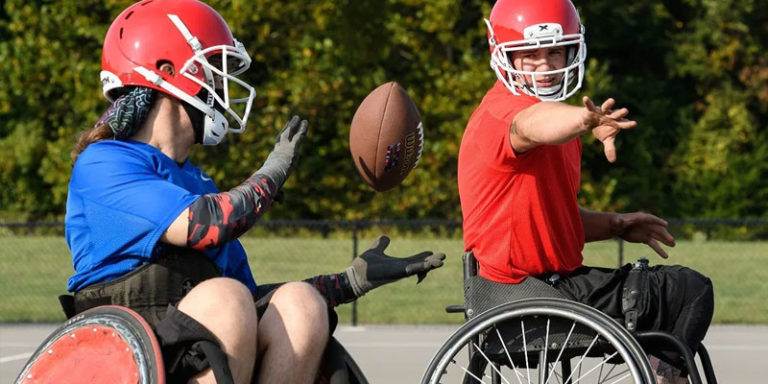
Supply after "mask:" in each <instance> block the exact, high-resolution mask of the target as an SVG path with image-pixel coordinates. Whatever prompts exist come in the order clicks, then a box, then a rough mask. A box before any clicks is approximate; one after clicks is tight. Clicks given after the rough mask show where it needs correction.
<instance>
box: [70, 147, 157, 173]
mask: <svg viewBox="0 0 768 384" xmlns="http://www.w3.org/2000/svg"><path fill="white" fill-rule="evenodd" d="M153 148H154V147H152V146H150V145H148V144H145V143H141V142H136V141H120V140H103V141H98V142H95V143H92V144H90V145H88V147H86V148H85V150H84V151H83V152H82V153H81V154H80V155H79V156H78V157H77V161H75V164H74V169H73V173H79V172H88V171H89V170H93V169H94V168H98V169H102V170H106V169H107V168H108V169H113V170H126V169H133V168H135V167H143V166H148V167H154V165H153V164H154V163H157V160H156V159H154V157H156V156H155V153H154V152H157V150H156V149H155V150H154V151H153V150H152V149H153Z"/></svg>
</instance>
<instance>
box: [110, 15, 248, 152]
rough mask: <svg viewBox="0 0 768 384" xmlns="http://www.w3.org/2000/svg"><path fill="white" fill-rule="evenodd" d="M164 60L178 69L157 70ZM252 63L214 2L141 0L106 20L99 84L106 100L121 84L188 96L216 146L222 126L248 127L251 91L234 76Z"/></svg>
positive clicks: (227, 129)
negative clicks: (108, 25)
mask: <svg viewBox="0 0 768 384" xmlns="http://www.w3.org/2000/svg"><path fill="white" fill-rule="evenodd" d="M163 63H170V64H173V66H174V68H175V71H176V73H174V74H168V73H164V72H161V71H159V70H158V67H159V66H160V65H161V64H163ZM250 64H251V58H250V57H249V56H248V53H247V52H246V51H245V48H244V47H243V45H242V44H241V43H240V42H238V41H237V40H235V39H234V38H233V37H232V32H231V31H230V29H229V27H228V26H227V23H226V22H225V21H224V19H222V18H221V16H220V15H219V14H218V13H217V12H216V11H215V10H214V9H213V8H211V7H209V6H208V5H206V4H203V3H201V2H199V1H197V0H144V1H141V2H138V3H136V4H134V5H132V6H130V7H128V8H127V9H126V10H124V11H123V12H122V13H120V15H119V16H118V17H117V19H115V21H113V22H112V25H111V26H110V27H109V30H108V31H107V35H106V37H105V39H104V49H103V52H102V61H101V67H102V71H101V84H102V89H103V92H104V96H105V97H106V98H107V99H108V100H110V101H112V100H114V98H115V97H116V96H117V95H119V92H120V89H121V88H123V87H125V86H142V87H149V88H153V89H156V90H158V91H161V92H164V93H166V94H168V95H171V96H173V97H175V98H177V99H179V100H182V101H184V102H186V103H187V104H189V105H190V106H192V107H194V108H196V109H197V110H199V111H201V112H202V114H203V115H204V117H203V123H202V127H203V129H202V131H203V132H202V140H201V141H202V143H203V144H205V145H216V144H218V143H219V142H221V140H222V139H223V138H224V135H225V134H226V133H227V132H234V133H241V132H242V131H243V130H244V129H245V123H246V121H247V119H248V114H249V113H250V110H251V103H252V102H253V97H254V95H255V92H254V89H253V87H251V86H250V85H248V84H247V83H245V82H244V81H242V80H240V79H238V78H237V77H235V76H237V75H239V74H241V73H243V72H244V71H245V70H246V69H248V67H249V66H250ZM230 94H232V95H230ZM233 108H236V109H237V111H235V110H234V109H233ZM230 123H231V125H233V126H235V127H236V128H232V127H230Z"/></svg>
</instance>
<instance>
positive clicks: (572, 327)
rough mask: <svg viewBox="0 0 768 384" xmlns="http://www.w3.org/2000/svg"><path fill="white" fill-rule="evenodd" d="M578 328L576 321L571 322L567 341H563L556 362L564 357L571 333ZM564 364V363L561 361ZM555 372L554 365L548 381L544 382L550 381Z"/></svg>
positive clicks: (545, 383)
mask: <svg viewBox="0 0 768 384" xmlns="http://www.w3.org/2000/svg"><path fill="white" fill-rule="evenodd" d="M574 328H576V322H575V321H574V322H572V323H571V329H570V330H568V336H566V337H565V341H563V346H562V347H561V348H560V353H558V354H557V359H555V362H557V361H560V358H561V357H563V352H564V351H565V346H566V345H568V341H569V340H571V335H572V334H573V330H574ZM561 366H562V363H561ZM554 372H555V369H554V366H553V367H552V371H551V372H550V374H549V377H547V381H545V382H544V384H547V383H549V378H550V377H552V373H554Z"/></svg>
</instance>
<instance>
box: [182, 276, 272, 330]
mask: <svg viewBox="0 0 768 384" xmlns="http://www.w3.org/2000/svg"><path fill="white" fill-rule="evenodd" d="M179 310H180V311H182V312H185V313H186V314H188V315H189V316H192V317H193V318H195V319H198V321H201V322H202V323H204V324H206V323H207V324H206V325H207V326H209V327H210V326H212V325H213V326H215V327H223V328H226V327H232V329H233V330H240V331H241V332H244V333H255V330H256V323H257V321H258V318H257V315H256V308H255V306H254V304H253V296H252V294H251V292H250V290H248V287H246V286H245V285H244V284H242V283H241V282H239V281H237V280H234V279H230V278H225V277H222V278H214V279H209V280H206V281H203V282H201V283H200V284H198V285H197V286H196V287H195V288H193V289H192V290H191V291H190V292H189V293H188V294H187V295H186V296H185V297H184V299H182V300H181V302H180V303H179ZM211 323H214V324H211Z"/></svg>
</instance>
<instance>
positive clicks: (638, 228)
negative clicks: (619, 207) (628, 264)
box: [610, 212, 675, 259]
mask: <svg viewBox="0 0 768 384" xmlns="http://www.w3.org/2000/svg"><path fill="white" fill-rule="evenodd" d="M610 224H611V231H612V232H613V233H614V234H616V235H617V236H619V237H621V238H622V239H624V240H626V241H629V242H631V243H645V244H648V246H649V247H651V248H652V249H653V250H654V251H656V253H658V254H659V256H661V257H663V258H665V259H666V258H667V257H669V255H667V252H665V251H664V249H662V248H661V246H660V245H659V242H661V243H663V244H664V245H666V246H669V247H674V246H675V238H674V237H673V236H672V234H670V233H669V231H668V230H667V225H668V223H667V221H666V220H663V219H661V218H658V217H656V216H654V215H651V214H649V213H644V212H632V213H623V214H617V215H615V216H613V217H611V221H610Z"/></svg>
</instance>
